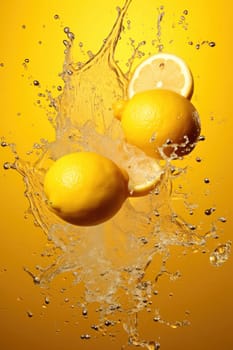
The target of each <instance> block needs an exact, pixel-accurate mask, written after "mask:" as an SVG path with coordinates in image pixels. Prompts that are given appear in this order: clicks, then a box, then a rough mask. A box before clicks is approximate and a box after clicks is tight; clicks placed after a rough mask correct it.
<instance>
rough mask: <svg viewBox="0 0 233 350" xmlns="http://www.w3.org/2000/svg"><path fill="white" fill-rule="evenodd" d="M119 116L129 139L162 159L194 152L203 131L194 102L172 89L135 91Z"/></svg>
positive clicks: (150, 154)
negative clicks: (136, 92)
mask: <svg viewBox="0 0 233 350" xmlns="http://www.w3.org/2000/svg"><path fill="white" fill-rule="evenodd" d="M119 113H120V114H121V115H120V116H119ZM117 117H118V118H119V119H121V125H122V128H123V131H124V135H125V137H126V140H127V142H129V143H131V144H133V145H135V146H137V147H139V148H140V149H142V150H143V151H144V152H145V153H146V154H148V155H149V156H151V157H155V158H158V159H162V158H165V157H170V156H171V155H172V156H173V158H175V157H174V155H175V156H177V157H182V156H184V155H186V154H188V153H190V152H191V151H192V150H193V148H194V147H195V144H196V142H197V140H198V136H199V135H200V130H201V126H200V119H199V115H198V112H197V110H196V109H195V107H194V106H193V104H192V103H191V102H190V101H189V100H188V99H186V98H185V97H183V96H181V95H180V94H178V93H176V92H173V91H170V90H162V89H157V90H149V91H145V92H140V93H138V94H135V95H134V96H133V97H132V98H131V99H130V100H128V101H127V102H126V103H125V104H124V107H123V109H122V111H121V112H119V111H118V115H117ZM164 145H165V146H164ZM169 145H170V146H169ZM161 149H162V150H163V151H162V152H161Z"/></svg>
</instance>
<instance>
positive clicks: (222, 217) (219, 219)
mask: <svg viewBox="0 0 233 350" xmlns="http://www.w3.org/2000/svg"><path fill="white" fill-rule="evenodd" d="M218 221H220V222H226V221H227V219H226V218H225V217H224V216H220V218H218Z"/></svg>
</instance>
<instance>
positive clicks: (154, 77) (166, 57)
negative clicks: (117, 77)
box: [128, 53, 193, 98]
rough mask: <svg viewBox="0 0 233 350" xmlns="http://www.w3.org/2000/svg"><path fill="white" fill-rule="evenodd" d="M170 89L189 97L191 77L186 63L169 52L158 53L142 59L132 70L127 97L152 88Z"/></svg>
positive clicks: (191, 86) (190, 94)
mask: <svg viewBox="0 0 233 350" xmlns="http://www.w3.org/2000/svg"><path fill="white" fill-rule="evenodd" d="M160 88H162V89H166V90H172V91H175V92H177V93H179V94H180V95H182V96H184V97H187V98H191V96H192V92H193V78H192V74H191V71H190V69H189V67H188V66H187V64H186V63H185V62H184V61H183V60H182V59H181V58H180V57H177V56H175V55H173V54H169V53H158V54H156V55H153V56H151V57H149V58H147V59H146V60H144V61H143V62H142V63H141V64H140V65H139V66H138V67H137V68H136V69H135V71H134V73H133V75H132V77H131V79H130V82H129V86H128V97H129V98H131V97H133V95H135V94H136V93H138V92H141V91H146V90H153V89H160Z"/></svg>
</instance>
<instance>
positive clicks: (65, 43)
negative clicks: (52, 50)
mask: <svg viewBox="0 0 233 350" xmlns="http://www.w3.org/2000/svg"><path fill="white" fill-rule="evenodd" d="M63 44H64V45H65V47H69V46H70V43H69V41H68V40H66V39H65V40H63Z"/></svg>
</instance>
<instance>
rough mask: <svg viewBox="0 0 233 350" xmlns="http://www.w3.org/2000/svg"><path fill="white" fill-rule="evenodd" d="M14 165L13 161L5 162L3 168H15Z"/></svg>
mask: <svg viewBox="0 0 233 350" xmlns="http://www.w3.org/2000/svg"><path fill="white" fill-rule="evenodd" d="M13 167H14V166H13V164H12V163H9V162H5V163H4V164H3V168H4V169H5V170H8V169H11V168H13Z"/></svg>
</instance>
